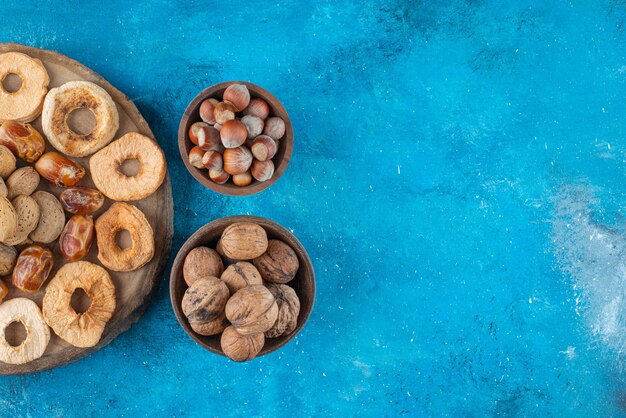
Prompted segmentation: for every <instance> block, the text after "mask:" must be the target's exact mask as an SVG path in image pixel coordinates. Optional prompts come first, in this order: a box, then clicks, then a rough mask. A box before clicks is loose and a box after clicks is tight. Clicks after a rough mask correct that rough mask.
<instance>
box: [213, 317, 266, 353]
mask: <svg viewBox="0 0 626 418" xmlns="http://www.w3.org/2000/svg"><path fill="white" fill-rule="evenodd" d="M220 344H221V346H222V351H223V352H224V354H226V356H227V357H228V358H229V359H231V360H233V361H246V360H252V359H253V358H255V357H256V355H257V354H259V352H260V351H261V349H262V348H263V345H264V344H265V336H264V335H263V333H261V332H259V333H258V334H252V335H241V334H240V333H238V332H237V330H236V329H235V327H233V326H232V325H231V326H229V327H227V328H226V329H225V330H224V332H223V333H222V337H221V339H220Z"/></svg>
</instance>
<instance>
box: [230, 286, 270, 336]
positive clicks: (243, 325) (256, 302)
mask: <svg viewBox="0 0 626 418" xmlns="http://www.w3.org/2000/svg"><path fill="white" fill-rule="evenodd" d="M225 312H226V318H227V319H228V320H229V321H230V323H231V324H232V325H233V326H234V327H235V329H236V330H237V331H238V332H239V333H240V334H242V335H251V334H256V333H259V332H265V331H267V330H269V329H270V328H272V326H273V325H274V323H275V322H276V318H277V317H278V305H277V304H276V301H275V300H274V296H273V295H272V293H271V292H270V291H269V290H267V288H266V287H265V286H263V285H252V286H246V287H243V288H241V289H240V290H238V291H237V292H236V293H235V294H234V295H233V296H232V297H231V298H230V299H228V302H227V303H226V310H225Z"/></svg>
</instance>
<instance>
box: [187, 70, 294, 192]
mask: <svg viewBox="0 0 626 418" xmlns="http://www.w3.org/2000/svg"><path fill="white" fill-rule="evenodd" d="M178 149H179V151H180V155H181V157H182V159H183V162H184V163H185V166H186V167H187V170H188V171H189V172H190V173H191V175H192V176H193V177H194V178H195V179H196V180H198V181H199V182H200V183H202V184H203V185H204V186H206V187H208V188H210V189H212V190H214V191H216V192H218V193H222V194H226V195H231V196H248V195H252V194H255V193H259V192H260V191H262V190H265V189H267V188H268V187H270V186H271V185H272V184H274V182H276V180H278V178H279V177H280V176H281V175H282V174H283V173H284V172H285V169H286V168H287V165H288V164H289V160H290V158H291V152H292V150H293V128H292V126H291V121H290V119H289V115H288V114H287V111H286V110H285V108H284V107H283V105H282V104H281V103H280V102H279V101H278V100H277V99H276V98H275V97H274V96H272V95H271V94H270V93H269V92H268V91H266V90H264V89H263V88H261V87H259V86H257V85H255V84H252V83H247V82H243V81H228V82H224V83H220V84H216V85H214V86H211V87H208V88H206V89H204V90H202V91H201V92H200V94H198V95H197V96H196V97H195V98H194V99H193V100H192V101H191V103H189V106H187V109H186V110H185V113H184V114H183V117H182V119H181V121H180V126H179V128H178Z"/></svg>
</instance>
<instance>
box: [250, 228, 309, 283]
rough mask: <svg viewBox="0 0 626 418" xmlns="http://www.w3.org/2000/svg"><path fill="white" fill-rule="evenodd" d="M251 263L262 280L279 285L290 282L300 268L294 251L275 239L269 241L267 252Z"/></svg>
mask: <svg viewBox="0 0 626 418" xmlns="http://www.w3.org/2000/svg"><path fill="white" fill-rule="evenodd" d="M253 263H254V266H255V267H256V268H257V269H258V270H259V273H261V277H263V280H265V281H268V282H271V283H280V284H284V283H287V282H289V281H291V279H293V278H294V277H295V276H296V273H297V272H298V267H300V263H299V262H298V256H297V255H296V253H295V251H294V250H292V249H291V247H290V246H288V245H287V244H285V243H284V242H282V241H278V240H275V239H272V240H270V241H269V243H268V246H267V251H266V252H265V253H264V254H263V255H262V256H260V257H258V258H255V259H254V261H253Z"/></svg>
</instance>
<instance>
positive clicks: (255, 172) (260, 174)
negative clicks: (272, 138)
mask: <svg viewBox="0 0 626 418" xmlns="http://www.w3.org/2000/svg"><path fill="white" fill-rule="evenodd" d="M250 172H251V173H252V177H254V178H255V179H256V180H257V181H266V180H269V179H271V178H272V176H273V175H274V162H273V161H272V160H267V161H258V160H254V161H253V162H252V166H251V167H250Z"/></svg>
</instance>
